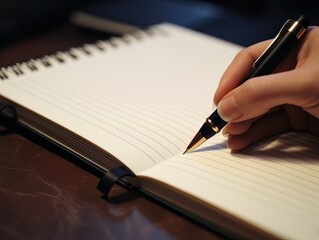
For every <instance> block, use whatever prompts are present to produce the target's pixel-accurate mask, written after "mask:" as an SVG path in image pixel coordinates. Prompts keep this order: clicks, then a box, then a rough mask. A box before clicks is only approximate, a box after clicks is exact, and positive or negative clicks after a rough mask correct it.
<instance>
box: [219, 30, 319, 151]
mask: <svg viewBox="0 0 319 240" xmlns="http://www.w3.org/2000/svg"><path fill="white" fill-rule="evenodd" d="M269 44H270V41H264V42H260V43H257V44H255V45H252V46H250V47H248V48H245V49H243V50H242V51H241V52H239V53H238V54H237V55H236V56H235V58H234V59H233V61H232V62H231V64H230V65H229V66H228V68H227V69H226V71H225V73H224V74H223V76H222V78H221V80H220V83H219V86H218V88H217V91H216V93H215V96H214V103H215V105H217V110H218V113H219V114H220V116H221V117H222V118H223V119H224V120H225V121H227V122H228V124H227V125H226V126H225V127H224V129H223V134H225V135H228V141H227V146H228V147H229V148H230V149H233V150H240V149H243V148H245V147H247V146H248V145H250V144H252V143H254V142H256V141H258V140H260V139H263V138H265V137H268V136H271V135H275V134H279V133H282V132H286V131H292V130H293V131H307V132H310V133H312V134H315V135H318V136H319V47H318V46H319V27H311V28H309V29H308V30H307V32H306V34H305V35H304V36H303V38H302V40H301V42H300V44H298V46H297V47H296V48H294V50H293V51H292V52H291V53H290V54H289V55H288V56H287V57H286V58H285V60H284V61H283V62H282V63H281V64H280V65H279V66H278V67H277V68H276V69H275V71H274V72H273V73H272V74H270V75H266V76H261V77H256V78H252V79H249V80H248V81H245V80H246V76H248V75H249V73H250V71H251V66H252V64H253V62H254V61H255V60H256V59H257V58H258V56H260V55H261V54H262V52H263V51H264V50H265V49H266V48H267V46H268V45H269ZM244 81H245V82H244ZM243 82H244V83H243Z"/></svg>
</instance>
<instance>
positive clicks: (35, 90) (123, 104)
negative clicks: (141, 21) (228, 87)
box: [0, 24, 319, 239]
mask: <svg viewBox="0 0 319 240" xmlns="http://www.w3.org/2000/svg"><path fill="white" fill-rule="evenodd" d="M240 49H241V47H239V46H236V45H234V44H231V43H228V42H225V41H222V40H219V39H216V38H213V37H211V36H206V35H203V34H201V33H197V32H194V31H191V30H188V29H185V28H182V27H178V26H175V25H172V24H160V25H156V26H154V27H151V28H149V29H147V30H145V31H138V32H135V33H132V34H130V35H126V36H123V37H122V38H115V39H112V40H109V41H99V42H97V43H96V44H92V45H85V46H83V47H81V48H75V49H70V50H68V51H65V52H59V53H56V54H53V55H48V56H43V57H42V58H37V59H33V60H30V61H26V62H23V63H18V64H15V65H11V66H7V67H3V68H2V69H1V71H0V77H1V80H0V103H1V104H3V105H2V106H5V105H4V104H6V105H11V106H14V108H15V109H16V113H17V116H18V122H19V123H20V124H22V125H24V126H27V127H28V128H31V129H33V130H34V131H36V132H38V133H40V134H41V135H43V136H45V137H47V138H49V139H51V140H52V141H54V142H56V143H57V144H59V145H60V146H63V147H64V148H67V149H68V150H70V151H73V152H74V153H75V154H77V155H78V156H80V157H81V158H82V159H85V160H86V161H88V162H90V163H91V164H92V165H96V166H99V168H101V169H104V170H111V169H112V168H115V167H117V166H123V165H124V166H126V167H127V168H128V169H130V170H131V171H132V172H133V173H134V174H135V175H136V176H137V177H136V178H135V180H136V179H138V184H139V186H141V187H142V189H144V190H146V191H148V192H149V193H151V194H153V195H154V196H158V197H159V198H160V199H163V200H165V201H166V202H168V203H171V204H174V205H175V206H179V208H180V210H181V211H185V212H190V213H191V214H192V215H193V216H194V217H196V218H198V219H201V220H202V221H203V222H206V223H208V224H206V225H210V224H211V225H212V226H213V225H214V226H215V225H217V226H218V227H220V228H221V229H223V231H225V232H227V233H229V234H231V235H232V236H236V237H238V238H239V237H244V238H248V237H252V238H256V237H258V238H261V237H269V238H272V237H278V238H291V239H318V238H319V160H318V159H319V147H318V142H319V139H318V138H316V137H314V136H311V135H307V134H302V133H287V134H284V135H282V136H277V137H274V138H269V139H267V140H265V141H263V142H260V143H258V144H256V145H254V146H251V147H250V148H248V149H246V150H245V151H242V152H236V153H231V152H230V151H229V150H228V149H227V148H225V139H224V138H223V137H222V136H221V135H217V136H215V137H213V138H211V139H210V140H208V141H207V142H206V143H205V144H203V145H202V146H201V147H200V148H198V149H197V150H196V151H194V152H193V153H189V154H185V155H182V153H183V152H184V150H185V149H186V146H187V144H188V143H189V141H190V140H191V139H192V137H193V136H194V134H195V133H196V132H197V131H198V129H199V127H200V126H201V125H202V123H203V121H204V119H205V117H206V116H208V115H209V114H210V113H211V111H212V96H213V93H214V90H215V89H216V87H217V84H218V82H219V78H220V76H221V74H222V73H223V71H224V70H225V68H226V67H227V66H228V64H229V63H230V61H231V60H232V58H233V57H234V55H235V54H236V53H237V52H238V51H239V50H240ZM2 114H3V115H5V114H6V108H3V111H2ZM132 179H133V180H132ZM128 181H131V182H133V183H134V182H135V181H134V178H131V180H128ZM134 184H135V183H134Z"/></svg>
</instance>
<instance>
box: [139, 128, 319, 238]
mask: <svg viewBox="0 0 319 240" xmlns="http://www.w3.org/2000/svg"><path fill="white" fill-rule="evenodd" d="M318 142H319V139H318V137H315V136H312V135H307V134H303V133H288V134H284V135H282V136H281V137H279V138H278V137H273V138H270V139H267V140H265V141H263V142H260V143H258V144H255V145H254V146H252V147H250V148H248V149H246V150H245V151H242V152H237V153H236V152H233V153H231V152H230V150H228V149H226V148H225V139H224V138H223V137H222V136H220V135H217V136H214V138H213V139H210V141H208V142H207V143H205V144H204V146H203V147H202V148H200V149H198V150H196V151H194V152H193V153H190V154H185V155H183V156H180V157H176V158H173V159H171V160H170V161H166V162H164V163H162V164H160V165H158V166H156V167H155V168H152V169H150V170H148V171H146V172H144V173H142V175H143V176H149V177H152V178H155V179H159V180H160V181H163V182H165V183H167V184H169V185H172V186H174V187H176V188H178V189H181V190H182V191H185V192H186V193H189V194H192V195H195V196H196V197H198V198H199V199H202V200H204V201H206V202H208V203H210V204H211V205H214V206H216V207H218V208H221V209H223V210H226V211H227V212H230V213H231V214H233V215H235V216H238V217H239V218H241V219H245V220H246V221H248V222H250V223H252V224H256V225H257V226H259V227H261V228H262V229H266V231H269V232H271V233H275V234H276V235H277V236H280V237H281V238H285V239H287V238H288V239H318V237H319V221H318V220H319V146H318Z"/></svg>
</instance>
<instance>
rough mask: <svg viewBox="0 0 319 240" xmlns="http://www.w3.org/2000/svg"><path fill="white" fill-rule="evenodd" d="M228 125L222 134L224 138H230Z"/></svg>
mask: <svg viewBox="0 0 319 240" xmlns="http://www.w3.org/2000/svg"><path fill="white" fill-rule="evenodd" d="M227 126H228V124H227V125H226V126H225V127H224V128H223V130H222V134H223V136H224V137H228V136H229V131H228V127H227Z"/></svg>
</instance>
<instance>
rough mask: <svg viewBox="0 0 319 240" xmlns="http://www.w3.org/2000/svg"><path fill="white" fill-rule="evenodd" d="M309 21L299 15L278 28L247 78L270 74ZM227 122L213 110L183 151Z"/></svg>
mask: <svg viewBox="0 0 319 240" xmlns="http://www.w3.org/2000/svg"><path fill="white" fill-rule="evenodd" d="M308 25H309V21H308V20H307V18H305V17H304V16H300V17H299V19H298V20H297V21H294V20H291V19H290V20H288V21H286V22H285V24H284V25H283V26H282V28H281V29H280V31H279V33H278V34H277V36H276V37H275V38H274V40H273V41H272V42H271V44H270V45H269V46H268V48H267V49H266V50H265V51H264V52H263V53H262V54H261V55H260V57H259V58H258V59H257V60H256V61H255V62H254V64H253V65H252V70H251V74H250V75H249V76H248V77H247V79H250V78H253V77H258V76H262V75H266V74H270V73H271V72H272V71H273V70H274V69H275V68H276V66H278V65H279V63H280V62H281V61H282V59H283V58H284V57H285V56H286V55H287V54H288V52H289V51H290V50H291V49H292V48H293V47H294V46H295V45H296V44H297V42H298V40H299V39H300V38H301V37H302V35H303V34H304V33H305V32H306V30H307V27H308ZM226 124H227V122H225V121H224V120H223V119H222V118H221V117H220V116H219V114H218V112H217V110H215V111H214V112H213V113H212V114H211V115H210V116H209V117H208V118H206V121H205V123H204V124H203V125H202V127H201V128H200V129H199V131H198V133H197V134H196V135H195V137H194V138H193V140H192V141H191V142H190V144H189V145H188V147H187V149H186V151H185V152H184V153H188V152H192V151H193V150H194V149H196V148H197V147H198V146H200V145H201V144H202V143H204V142H205V141H206V140H207V139H209V138H211V137H212V136H214V135H215V134H216V133H218V132H219V131H220V130H221V129H222V128H223V127H224V126H225V125H226Z"/></svg>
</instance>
